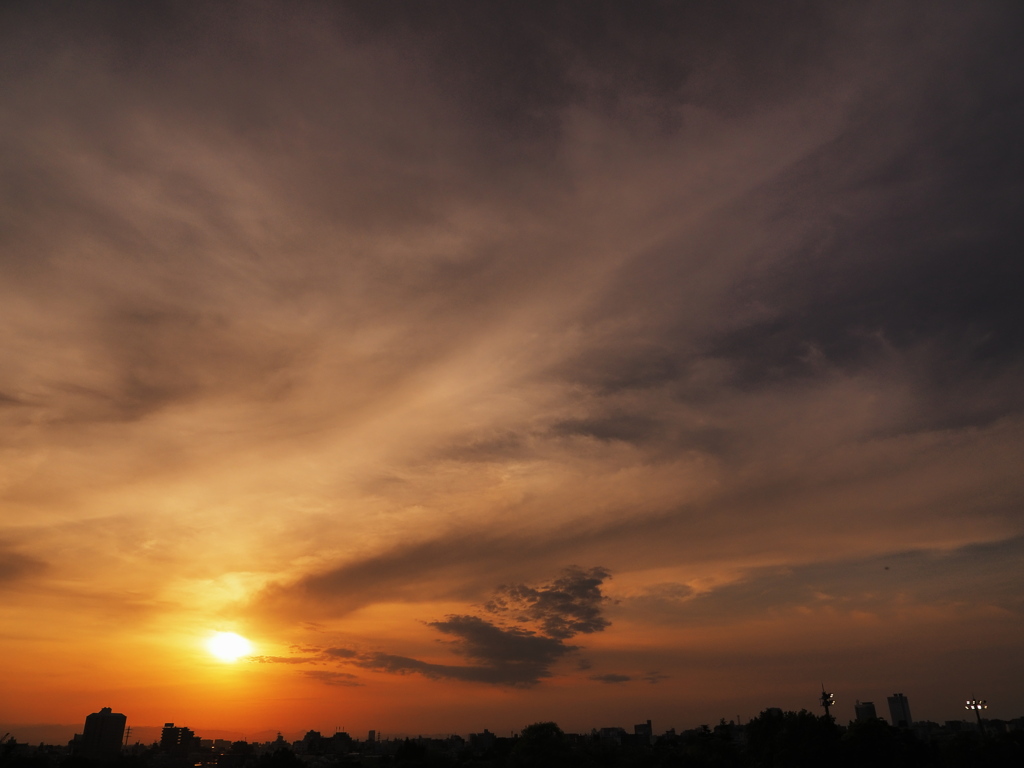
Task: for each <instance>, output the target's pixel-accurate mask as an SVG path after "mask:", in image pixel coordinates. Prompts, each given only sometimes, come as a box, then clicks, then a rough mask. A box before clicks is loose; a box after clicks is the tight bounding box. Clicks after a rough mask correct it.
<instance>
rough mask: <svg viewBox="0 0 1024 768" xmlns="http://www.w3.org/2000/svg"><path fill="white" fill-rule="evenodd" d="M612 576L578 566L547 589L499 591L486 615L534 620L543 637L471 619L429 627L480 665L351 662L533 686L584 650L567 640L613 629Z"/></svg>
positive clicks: (380, 659)
mask: <svg viewBox="0 0 1024 768" xmlns="http://www.w3.org/2000/svg"><path fill="white" fill-rule="evenodd" d="M609 577H610V574H609V573H608V571H607V570H606V569H604V568H599V567H598V568H591V569H589V570H583V569H580V568H576V567H572V568H567V569H566V570H565V571H564V573H563V575H562V576H561V577H559V578H558V579H555V580H554V581H553V582H552V583H550V584H547V585H543V586H541V587H528V586H526V585H522V584H520V585H515V586H513V587H508V586H504V587H500V588H499V589H498V590H496V597H495V598H493V599H492V600H491V601H488V603H487V605H486V606H485V607H486V610H488V611H489V612H490V613H491V614H492V615H494V614H497V615H501V616H505V617H508V618H511V619H512V620H514V621H517V622H524V621H530V622H532V623H534V624H535V625H536V626H537V627H538V631H537V632H535V631H532V630H528V629H524V628H522V627H519V626H511V627H507V626H499V625H497V624H495V623H494V622H492V621H489V620H487V619H484V618H481V617H479V616H471V615H465V614H454V615H450V616H448V617H446V618H445V619H443V620H441V621H432V622H428V624H427V625H428V626H430V627H433V628H434V629H436V630H437V631H438V632H441V633H442V634H444V635H447V636H449V637H453V638H455V639H454V640H453V641H452V642H451V648H452V650H453V651H454V652H455V653H456V654H458V655H460V656H464V657H466V658H467V659H469V660H470V661H473V662H475V663H474V664H472V665H453V664H437V663H431V662H426V661H422V660H419V659H415V658H410V657H406V656H396V655H393V654H388V653H380V652H377V653H368V654H361V655H355V654H352V655H346V656H345V658H352V659H353V661H352V663H354V664H355V665H357V666H360V667H364V668H367V669H374V670H377V671H381V672H389V673H393V674H406V673H409V672H416V673H419V674H422V675H424V676H425V677H428V678H432V679H445V678H447V679H452V680H463V681H469V682H481V683H491V684H496V685H510V686H519V687H529V686H533V685H536V684H537V683H539V682H540V681H541V680H542V679H544V678H547V677H550V676H551V674H552V667H553V666H554V664H555V663H556V662H558V661H559V660H560V659H562V658H563V657H565V656H567V655H568V654H571V653H573V652H575V651H578V650H579V646H575V645H568V644H566V643H565V642H564V641H565V640H566V639H568V638H570V637H572V636H574V635H576V634H580V633H586V634H590V633H593V632H601V631H603V630H604V629H605V628H606V627H608V626H609V624H610V622H608V621H607V620H606V619H604V618H603V617H602V616H601V615H600V605H601V604H602V603H603V602H604V600H605V598H604V596H603V595H602V594H601V585H602V583H603V582H604V580H605V579H607V578H609ZM353 657H354V658H353Z"/></svg>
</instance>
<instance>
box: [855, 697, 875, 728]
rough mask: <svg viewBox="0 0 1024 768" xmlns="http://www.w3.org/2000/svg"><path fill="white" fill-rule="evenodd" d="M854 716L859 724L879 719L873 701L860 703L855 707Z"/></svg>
mask: <svg viewBox="0 0 1024 768" xmlns="http://www.w3.org/2000/svg"><path fill="white" fill-rule="evenodd" d="M853 711H854V715H855V717H856V720H857V722H858V723H866V722H869V721H871V720H877V719H878V713H877V712H876V711H875V703H874V702H873V701H858V702H857V703H856V704H854V705H853Z"/></svg>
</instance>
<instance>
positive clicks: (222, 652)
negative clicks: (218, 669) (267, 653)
mask: <svg viewBox="0 0 1024 768" xmlns="http://www.w3.org/2000/svg"><path fill="white" fill-rule="evenodd" d="M206 648H207V650H209V651H210V653H212V654H213V655H214V656H216V657H217V658H218V659H220V660H221V661H238V659H239V658H241V657H242V656H248V655H249V654H251V653H252V643H250V642H249V641H248V640H246V639H245V638H244V637H242V636H241V635H236V634H235V633H234V632H215V633H214V635H213V637H211V638H210V639H209V640H208V641H207V643H206Z"/></svg>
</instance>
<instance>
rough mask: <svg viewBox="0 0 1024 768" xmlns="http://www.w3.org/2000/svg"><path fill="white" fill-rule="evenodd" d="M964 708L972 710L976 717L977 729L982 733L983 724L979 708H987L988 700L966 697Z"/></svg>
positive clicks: (983, 730)
mask: <svg viewBox="0 0 1024 768" xmlns="http://www.w3.org/2000/svg"><path fill="white" fill-rule="evenodd" d="M964 709H971V710H974V715H975V717H977V718H978V730H979V731H980V732H981V733H984V732H985V726H983V725H982V724H981V710H983V709H988V702H986V701H985V700H984V699H968V700H967V705H966V706H965V707H964Z"/></svg>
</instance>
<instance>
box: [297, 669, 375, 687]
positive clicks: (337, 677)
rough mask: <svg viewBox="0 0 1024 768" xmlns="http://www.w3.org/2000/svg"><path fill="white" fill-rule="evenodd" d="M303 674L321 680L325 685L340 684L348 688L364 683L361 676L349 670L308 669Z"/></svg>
mask: <svg viewBox="0 0 1024 768" xmlns="http://www.w3.org/2000/svg"><path fill="white" fill-rule="evenodd" d="M302 674H303V675H305V676H306V677H311V678H313V679H314V680H319V681H320V682H321V683H324V684H325V685H338V686H343V687H346V688H357V687H359V686H361V685H363V683H361V682H359V678H358V677H357V676H356V675H353V674H351V673H349V672H335V671H332V670H326V669H307V670H304V671H303V673H302Z"/></svg>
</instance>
